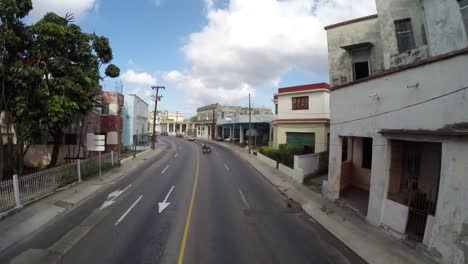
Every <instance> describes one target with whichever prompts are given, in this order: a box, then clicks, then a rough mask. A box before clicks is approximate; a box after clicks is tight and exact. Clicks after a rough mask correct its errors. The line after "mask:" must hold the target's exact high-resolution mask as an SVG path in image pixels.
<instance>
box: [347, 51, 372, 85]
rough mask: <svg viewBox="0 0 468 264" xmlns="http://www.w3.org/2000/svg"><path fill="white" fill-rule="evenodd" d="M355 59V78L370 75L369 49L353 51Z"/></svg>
mask: <svg viewBox="0 0 468 264" xmlns="http://www.w3.org/2000/svg"><path fill="white" fill-rule="evenodd" d="M351 56H352V60H353V75H354V80H359V79H362V78H366V77H368V76H369V75H370V69H369V49H367V48H365V49H356V50H353V51H352V52H351Z"/></svg>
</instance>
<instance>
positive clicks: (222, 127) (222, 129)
mask: <svg viewBox="0 0 468 264" xmlns="http://www.w3.org/2000/svg"><path fill="white" fill-rule="evenodd" d="M221 137H223V140H224V126H221Z"/></svg>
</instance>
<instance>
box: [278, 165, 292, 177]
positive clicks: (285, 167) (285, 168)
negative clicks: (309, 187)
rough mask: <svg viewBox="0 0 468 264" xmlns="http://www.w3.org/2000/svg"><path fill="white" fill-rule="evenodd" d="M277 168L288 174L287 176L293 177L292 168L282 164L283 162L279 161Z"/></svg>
mask: <svg viewBox="0 0 468 264" xmlns="http://www.w3.org/2000/svg"><path fill="white" fill-rule="evenodd" d="M278 170H279V171H281V172H282V173H284V174H286V175H288V176H289V177H291V178H294V170H293V169H291V168H289V167H288V166H286V165H283V164H281V163H280V164H279V165H278Z"/></svg>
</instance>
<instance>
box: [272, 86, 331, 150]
mask: <svg viewBox="0 0 468 264" xmlns="http://www.w3.org/2000/svg"><path fill="white" fill-rule="evenodd" d="M274 102H275V112H276V113H275V114H276V115H277V118H276V119H275V120H273V147H275V148H277V147H278V146H279V145H281V144H289V145H300V146H304V147H305V148H306V149H307V150H308V152H310V153H318V152H323V151H327V150H328V132H329V122H330V86H329V85H328V84H327V83H316V84H308V85H301V86H293V87H285V88H279V89H278V93H277V94H275V97H274Z"/></svg>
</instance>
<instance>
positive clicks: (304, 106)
mask: <svg viewBox="0 0 468 264" xmlns="http://www.w3.org/2000/svg"><path fill="white" fill-rule="evenodd" d="M308 109H309V96H301V97H293V98H292V110H308Z"/></svg>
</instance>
